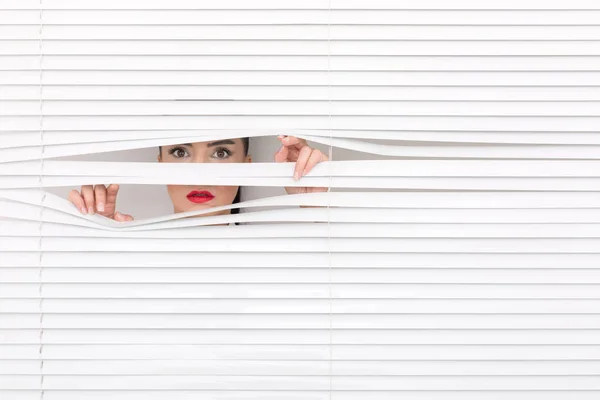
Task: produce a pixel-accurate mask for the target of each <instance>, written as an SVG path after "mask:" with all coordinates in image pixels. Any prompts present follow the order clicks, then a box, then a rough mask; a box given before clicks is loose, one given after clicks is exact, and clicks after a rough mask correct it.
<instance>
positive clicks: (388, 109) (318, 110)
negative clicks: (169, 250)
mask: <svg viewBox="0 0 600 400" xmlns="http://www.w3.org/2000/svg"><path fill="white" fill-rule="evenodd" d="M43 103H44V104H43V115H44V117H46V116H55V115H83V116H88V115H89V116H96V115H115V116H117V115H118V116H140V117H144V116H153V115H181V116H187V115H208V116H211V115H236V114H237V115H239V114H246V115H334V116H338V115H340V116H341V115H347V116H353V115H374V116H383V115H431V116H439V115H457V116H458V115H482V116H533V115H537V116H541V115H545V116H599V115H600V111H599V110H600V102H596V101H568V102H567V101H556V102H548V101H543V102H542V101H539V102H534V101H527V102H525V101H523V102H522V101H515V102H499V101H486V102H470V101H461V102H451V101H440V102H435V101H426V102H425V101H383V100H377V101H376V100H370V101H358V100H357V101H343V102H340V101H331V102H328V101H322V100H311V101H293V100H289V101H285V102H282V101H268V100H264V101H246V100H223V101H214V100H206V101H201V102H200V101H185V102H182V101H173V100H171V101H123V100H120V101H115V100H107V101H93V100H90V101H86V102H80V101H52V100H44V101H43ZM199 107H200V108H199ZM39 114H40V102H39V100H38V101H32V100H30V101H7V102H5V103H4V104H3V107H2V110H1V111H0V115H3V116H38V115H39Z"/></svg>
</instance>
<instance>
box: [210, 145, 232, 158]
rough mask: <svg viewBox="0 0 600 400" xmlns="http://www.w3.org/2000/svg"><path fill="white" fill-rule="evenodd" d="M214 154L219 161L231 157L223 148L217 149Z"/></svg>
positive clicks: (227, 150) (229, 152)
mask: <svg viewBox="0 0 600 400" xmlns="http://www.w3.org/2000/svg"><path fill="white" fill-rule="evenodd" d="M214 154H216V155H217V158H219V159H223V158H227V157H229V156H231V151H229V149H227V148H225V147H221V148H218V149H217V150H216V151H215V152H214Z"/></svg>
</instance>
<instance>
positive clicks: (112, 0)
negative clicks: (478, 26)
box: [0, 0, 599, 10]
mask: <svg viewBox="0 0 600 400" xmlns="http://www.w3.org/2000/svg"><path fill="white" fill-rule="evenodd" d="M45 1H46V2H45V3H44V8H45V9H141V10H145V9H204V10H210V9H251V10H256V9H299V10H301V9H330V8H331V9H345V8H358V9H364V8H367V9H450V10H460V9H483V10H485V9H494V10H495V9H498V10H503V9H511V10H512V9H517V10H518V9H525V10H528V9H544V10H563V9H569V10H572V9H598V8H599V7H598V4H597V3H596V2H595V1H594V0H574V1H570V2H568V3H565V2H564V1H563V0H546V1H543V2H542V1H540V0H525V1H524V0H504V1H499V0H491V1H490V0H488V1H487V2H485V3H482V2H480V1H476V0H453V1H452V3H448V2H447V1H444V0H422V1H421V2H420V3H419V4H418V5H416V4H414V2H413V1H411V0H371V1H365V0H331V1H327V0H286V1H285V2H281V1H279V0H256V1H254V2H253V3H252V4H251V5H249V4H248V3H247V2H246V1H244V0H222V1H220V2H219V3H218V4H215V3H214V2H211V1H208V0H174V1H169V2H168V4H165V3H164V2H161V1H147V2H145V3H143V5H141V4H140V3H137V2H135V1H131V0H130V1H123V0H105V1H103V2H101V3H98V4H97V3H92V4H88V3H82V2H80V1H77V0H45ZM1 7H2V8H0V9H38V8H39V3H38V2H37V0H3V2H2V3H1Z"/></svg>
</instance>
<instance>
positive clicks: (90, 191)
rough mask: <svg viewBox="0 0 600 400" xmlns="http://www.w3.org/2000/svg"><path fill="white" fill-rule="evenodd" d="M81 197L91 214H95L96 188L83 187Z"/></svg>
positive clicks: (90, 186)
mask: <svg viewBox="0 0 600 400" xmlns="http://www.w3.org/2000/svg"><path fill="white" fill-rule="evenodd" d="M81 195H82V196H83V200H85V206H86V207H87V209H88V211H89V213H90V214H92V215H93V214H94V210H95V204H94V203H95V202H94V187H93V186H92V185H84V186H82V187H81Z"/></svg>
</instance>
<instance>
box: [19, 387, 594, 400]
mask: <svg viewBox="0 0 600 400" xmlns="http://www.w3.org/2000/svg"><path fill="white" fill-rule="evenodd" d="M8 393H10V394H11V396H13V399H11V400H38V399H39V389H34V390H29V391H27V390H19V391H8ZM407 393H408V394H410V398H411V400H479V399H481V396H485V397H486V399H488V400H532V399H535V400H538V399H539V400H571V399H572V398H573V397H572V396H573V393H576V394H577V397H578V400H597V398H598V394H599V391H597V390H569V391H551V390H543V389H541V390H511V391H498V390H476V391H469V390H452V391H435V390H419V391H414V390H413V391H405V390H402V391H393V390H381V391H370V393H369V398H370V399H372V400H394V399H397V398H398V396H406V395H407ZM290 395H293V396H295V397H297V398H301V399H303V400H304V399H307V400H329V399H330V397H331V392H330V391H329V390H324V391H317V390H314V391H310V392H295V391H289V390H287V391H285V390H283V391H279V390H266V391H261V390H259V391H257V390H249V391H244V390H233V391H230V390H226V391H214V390H189V391H178V390H160V391H150V390H106V391H90V390H45V391H44V398H45V399H46V400H79V399H81V397H82V396H84V397H85V396H87V397H90V396H93V397H94V398H95V399H110V400H160V399H163V398H164V396H169V398H170V399H174V400H192V399H193V400H231V399H232V398H234V399H243V400H246V399H252V400H254V399H256V397H257V396H260V398H261V399H266V400H279V399H281V398H282V397H286V396H290ZM534 396H535V397H534ZM363 398H364V393H362V392H361V391H336V400H362V399H363Z"/></svg>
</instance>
